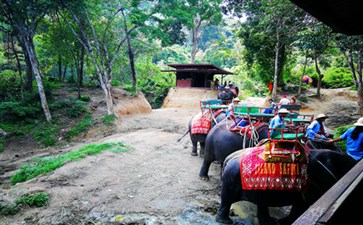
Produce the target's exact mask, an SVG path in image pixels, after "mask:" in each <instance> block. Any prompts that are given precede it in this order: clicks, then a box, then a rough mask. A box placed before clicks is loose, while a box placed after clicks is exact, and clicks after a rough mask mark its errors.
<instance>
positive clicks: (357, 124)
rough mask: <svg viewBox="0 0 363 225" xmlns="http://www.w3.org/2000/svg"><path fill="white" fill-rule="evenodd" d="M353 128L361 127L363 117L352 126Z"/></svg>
mask: <svg viewBox="0 0 363 225" xmlns="http://www.w3.org/2000/svg"><path fill="white" fill-rule="evenodd" d="M354 126H360V127H362V126H363V117H361V118H359V119H358V121H357V122H356V123H355V124H354Z"/></svg>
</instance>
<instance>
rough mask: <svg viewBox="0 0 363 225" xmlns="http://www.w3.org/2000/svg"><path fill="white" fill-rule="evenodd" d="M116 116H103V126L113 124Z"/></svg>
mask: <svg viewBox="0 0 363 225" xmlns="http://www.w3.org/2000/svg"><path fill="white" fill-rule="evenodd" d="M116 118H117V117H116V116H115V115H107V116H103V117H102V118H101V120H102V122H103V124H105V125H106V126H111V125H113V124H114V122H115V120H116Z"/></svg>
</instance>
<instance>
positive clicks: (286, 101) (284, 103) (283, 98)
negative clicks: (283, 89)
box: [278, 94, 290, 108]
mask: <svg viewBox="0 0 363 225" xmlns="http://www.w3.org/2000/svg"><path fill="white" fill-rule="evenodd" d="M289 104H290V100H289V99H288V98H287V97H286V95H285V94H283V95H282V98H281V100H280V102H279V104H278V105H279V108H281V106H282V105H289Z"/></svg>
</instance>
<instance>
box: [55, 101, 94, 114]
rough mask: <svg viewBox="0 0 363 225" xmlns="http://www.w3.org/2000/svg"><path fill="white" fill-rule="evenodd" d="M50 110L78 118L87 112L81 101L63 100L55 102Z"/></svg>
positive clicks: (84, 104)
mask: <svg viewBox="0 0 363 225" xmlns="http://www.w3.org/2000/svg"><path fill="white" fill-rule="evenodd" d="M52 109H55V110H56V109H62V110H65V112H66V113H67V115H68V116H70V117H79V116H81V115H83V114H84V113H85V112H87V105H86V103H85V102H84V101H81V100H75V99H65V100H59V101H57V102H55V103H54V104H53V105H52Z"/></svg>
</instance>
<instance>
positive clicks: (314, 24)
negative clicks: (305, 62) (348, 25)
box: [296, 17, 331, 96]
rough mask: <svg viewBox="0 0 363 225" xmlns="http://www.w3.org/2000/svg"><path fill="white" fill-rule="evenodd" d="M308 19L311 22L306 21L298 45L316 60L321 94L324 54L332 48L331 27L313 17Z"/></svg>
mask: <svg viewBox="0 0 363 225" xmlns="http://www.w3.org/2000/svg"><path fill="white" fill-rule="evenodd" d="M307 21H309V23H306V27H305V29H304V30H303V31H301V32H300V33H299V34H298V35H297V37H298V41H297V44H296V45H297V46H298V47H299V48H300V49H301V50H302V51H304V52H306V54H307V56H308V57H309V58H311V59H312V61H313V62H314V66H315V71H316V73H317V74H318V82H317V91H316V94H317V96H320V90H321V83H322V79H323V73H322V72H321V68H320V63H321V62H324V54H325V53H326V52H327V50H328V49H329V48H330V42H331V41H330V40H331V35H330V32H331V29H330V28H329V27H328V26H326V25H324V24H322V23H321V22H319V21H317V20H316V19H314V18H312V17H310V18H309V19H308V20H307Z"/></svg>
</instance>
